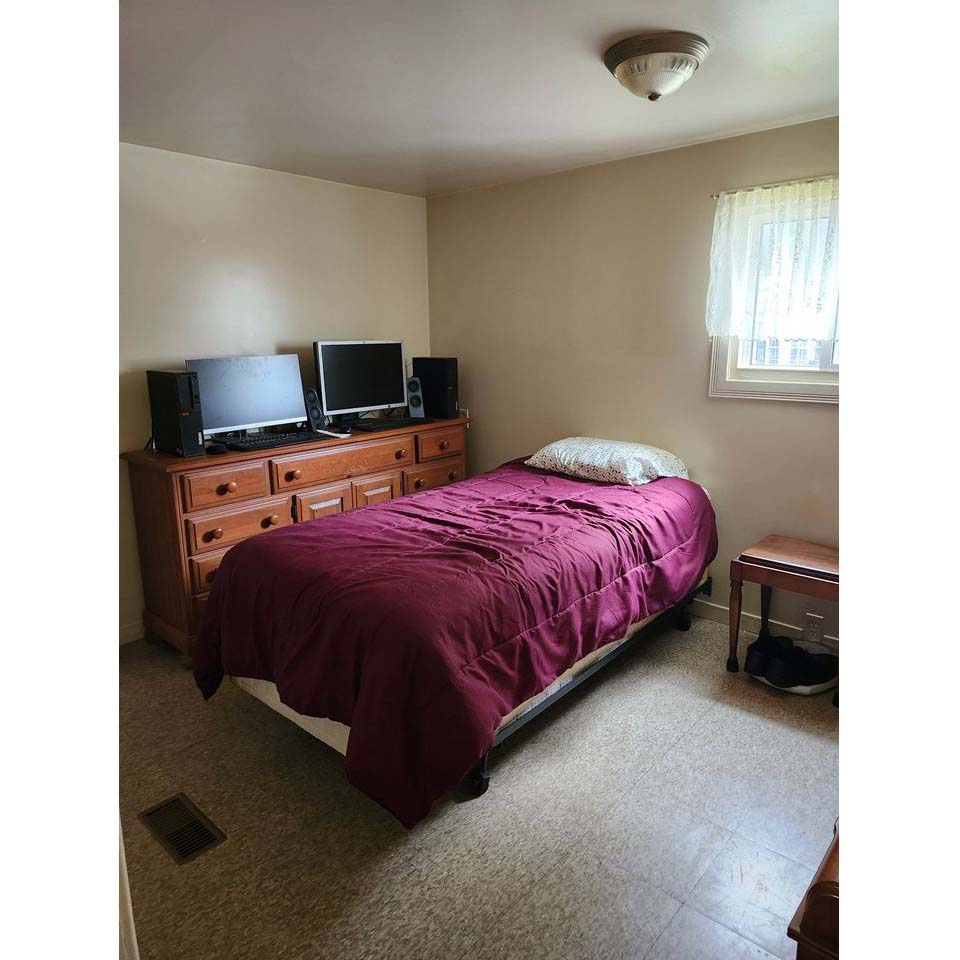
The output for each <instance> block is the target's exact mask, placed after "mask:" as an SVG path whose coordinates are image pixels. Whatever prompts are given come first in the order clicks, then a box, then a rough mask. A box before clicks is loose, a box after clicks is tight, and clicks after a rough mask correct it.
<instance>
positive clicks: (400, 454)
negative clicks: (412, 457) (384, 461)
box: [394, 450, 406, 460]
mask: <svg viewBox="0 0 960 960" xmlns="http://www.w3.org/2000/svg"><path fill="white" fill-rule="evenodd" d="M394 456H395V457H396V458H397V459H398V460H402V459H403V458H404V456H406V451H405V450H398V451H397V452H396V453H395V454H394Z"/></svg>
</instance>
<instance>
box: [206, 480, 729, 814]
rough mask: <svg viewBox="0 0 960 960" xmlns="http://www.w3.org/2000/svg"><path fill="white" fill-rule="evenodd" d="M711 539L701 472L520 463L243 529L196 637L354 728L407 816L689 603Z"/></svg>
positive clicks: (363, 752)
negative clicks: (531, 709) (521, 723)
mask: <svg viewBox="0 0 960 960" xmlns="http://www.w3.org/2000/svg"><path fill="white" fill-rule="evenodd" d="M716 550H717V533H716V522H715V518H714V512H713V508H712V507H711V505H710V501H709V500H708V498H707V496H706V494H705V493H704V491H703V489H702V488H701V487H699V486H698V485H697V484H695V483H692V482H690V481H687V480H680V479H676V478H663V479H660V480H656V481H654V482H653V483H649V484H646V485H644V486H639V487H628V486H617V485H611V484H606V483H598V482H592V481H585V480H578V479H576V478H573V477H565V476H560V475H557V474H551V473H546V472H544V471H541V470H535V469H532V468H530V467H526V466H524V465H523V464H522V462H519V461H515V462H512V463H508V464H505V465H504V466H502V467H499V468H497V469H496V470H492V471H491V472H489V473H486V474H482V475H481V476H478V477H474V478H473V479H471V480H466V481H464V482H462V483H456V484H452V485H450V486H446V487H441V488H439V489H437V490H430V491H425V492H423V493H417V494H413V495H411V496H405V497H402V498H400V499H397V500H392V501H390V502H388V503H383V504H379V505H377V506H373V507H367V508H364V509H360V510H352V511H348V512H346V513H343V514H338V515H335V516H331V517H325V518H323V519H320V520H315V521H311V522H308V523H300V524H294V525H292V526H288V527H284V528H282V529H278V530H275V531H270V532H268V533H265V534H262V535H260V536H256V537H252V538H251V539H249V540H246V541H244V542H243V543H240V544H238V545H237V546H235V547H233V549H231V550H230V551H229V553H227V554H226V556H225V557H224V559H223V562H222V564H221V565H220V568H219V570H218V571H217V579H216V581H215V583H214V587H213V590H212V592H211V595H210V599H209V604H208V611H207V617H206V619H205V621H204V623H203V625H202V627H201V631H200V635H199V637H198V638H197V642H196V646H195V649H194V674H195V677H196V680H197V684H198V686H199V687H200V689H201V691H202V692H203V695H204V697H207V698H209V697H210V696H212V695H213V694H214V692H215V691H216V690H217V687H218V686H219V684H220V681H221V680H222V678H223V676H224V675H225V674H227V675H232V676H242V677H255V678H259V679H263V680H270V681H272V682H273V683H275V684H276V686H277V689H278V691H279V694H280V698H281V700H282V701H283V702H284V703H285V704H287V706H289V707H292V708H293V709H294V710H296V711H298V712H299V713H302V714H306V715H308V716H314V717H328V718H330V719H332V720H337V721H339V722H341V723H344V724H347V725H349V727H350V739H349V743H348V747H347V755H346V769H347V776H348V777H349V779H350V781H351V782H352V783H353V784H354V785H355V786H356V787H358V788H359V789H361V790H363V791H364V792H365V793H367V794H368V795H369V796H371V797H373V798H374V799H375V800H377V801H378V802H379V803H381V804H382V805H383V806H384V807H386V808H387V809H388V810H390V811H391V812H392V813H393V814H394V815H395V816H396V817H397V818H398V819H399V820H400V821H401V822H402V823H404V824H405V825H407V826H412V825H413V824H414V823H416V822H417V821H418V820H420V819H422V818H423V817H425V816H426V815H427V813H429V811H430V808H431V806H432V805H433V803H434V802H435V801H436V800H437V799H438V798H439V797H440V796H441V794H443V793H444V792H445V791H446V790H447V789H448V788H450V787H452V786H454V785H455V784H457V783H458V782H459V781H460V780H461V779H462V778H463V776H464V775H465V774H466V773H467V772H468V771H469V769H470V768H471V767H472V766H473V765H474V764H475V763H476V762H477V761H478V760H479V759H480V757H482V756H483V754H484V753H486V752H487V750H488V749H490V747H491V746H492V744H493V738H494V733H495V731H496V729H497V726H498V725H499V723H500V721H501V719H502V718H503V717H504V716H505V715H506V714H508V713H509V712H510V711H511V710H513V709H514V708H515V707H517V706H518V705H519V704H521V703H523V702H524V701H525V700H528V699H529V698H530V697H532V696H534V695H536V694H537V693H539V692H540V691H541V690H543V688H544V687H546V686H548V685H549V684H550V683H551V682H552V681H553V680H554V679H555V678H556V677H557V676H558V675H559V674H561V673H563V672H564V671H565V670H567V669H568V668H569V667H570V666H572V665H573V664H574V663H575V662H576V661H577V660H579V659H580V658H582V657H584V656H586V654H588V653H590V652H591V651H592V650H594V649H596V648H597V647H599V646H602V645H603V644H606V643H610V642H612V641H614V640H618V639H620V637H622V636H623V635H624V633H625V632H626V630H627V628H628V626H629V625H630V624H631V623H633V622H635V621H637V620H640V619H642V618H644V617H647V616H650V615H652V614H655V613H658V612H660V611H661V610H664V609H666V608H667V607H670V606H672V605H673V604H675V603H677V602H678V601H680V600H681V599H682V598H683V597H684V596H685V595H686V594H688V593H689V592H690V591H691V590H692V589H693V588H694V587H695V586H696V585H697V583H698V582H699V581H700V579H701V577H702V575H703V573H704V571H705V570H706V568H707V565H708V564H709V563H710V562H711V560H712V559H713V558H714V556H715V554H716Z"/></svg>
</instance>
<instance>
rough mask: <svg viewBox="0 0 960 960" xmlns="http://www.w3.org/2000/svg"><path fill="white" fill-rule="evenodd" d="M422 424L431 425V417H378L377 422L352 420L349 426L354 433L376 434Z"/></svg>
mask: <svg viewBox="0 0 960 960" xmlns="http://www.w3.org/2000/svg"><path fill="white" fill-rule="evenodd" d="M422 423H433V419H432V418H431V417H380V418H379V419H377V420H353V421H352V422H351V423H350V426H351V427H352V428H353V431H354V433H356V431H357V430H361V431H363V432H364V433H376V432H377V431H378V430H396V429H397V427H419V426H420V424H422Z"/></svg>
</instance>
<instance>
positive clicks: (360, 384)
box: [313, 340, 407, 416]
mask: <svg viewBox="0 0 960 960" xmlns="http://www.w3.org/2000/svg"><path fill="white" fill-rule="evenodd" d="M313 353H314V357H315V358H316V361H317V382H318V383H319V385H320V397H321V400H322V401H323V412H324V413H325V414H326V415H327V416H332V415H333V414H336V413H364V412H365V411H367V410H386V409H388V408H389V407H404V406H406V404H407V378H406V370H405V368H404V365H403V341H402V340H317V341H316V342H314V344H313Z"/></svg>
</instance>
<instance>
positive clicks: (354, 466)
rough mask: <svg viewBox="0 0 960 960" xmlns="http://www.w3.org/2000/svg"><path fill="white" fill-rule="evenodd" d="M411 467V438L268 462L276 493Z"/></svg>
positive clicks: (356, 445)
mask: <svg viewBox="0 0 960 960" xmlns="http://www.w3.org/2000/svg"><path fill="white" fill-rule="evenodd" d="M412 463H413V437H398V438H395V439H393V440H374V441H372V442H370V443H358V444H351V445H350V446H345V447H335V448H334V449H332V450H315V451H313V452H312V453H302V454H294V455H292V456H288V457H277V458H276V459H275V460H271V461H270V479H271V481H272V482H273V489H274V492H275V493H279V492H280V491H281V490H295V489H297V488H298V487H311V486H315V485H316V484H318V483H323V482H324V481H325V480H342V479H345V478H347V477H357V476H360V475H361V474H364V473H373V472H374V471H377V470H386V469H387V468H389V467H404V466H407V465H408V464H412Z"/></svg>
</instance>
